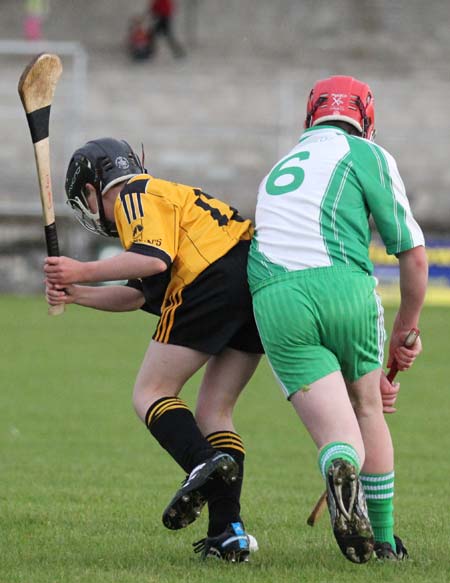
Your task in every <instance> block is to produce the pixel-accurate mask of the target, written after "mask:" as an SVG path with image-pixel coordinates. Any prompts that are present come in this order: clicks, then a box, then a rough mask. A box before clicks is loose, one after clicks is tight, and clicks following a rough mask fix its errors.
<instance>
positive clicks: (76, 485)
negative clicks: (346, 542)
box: [0, 297, 450, 583]
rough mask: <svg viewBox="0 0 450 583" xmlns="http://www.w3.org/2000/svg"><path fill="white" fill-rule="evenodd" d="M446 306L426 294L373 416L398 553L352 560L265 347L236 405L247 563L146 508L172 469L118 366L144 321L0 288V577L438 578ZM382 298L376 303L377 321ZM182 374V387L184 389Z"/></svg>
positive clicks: (160, 504) (138, 344)
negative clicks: (401, 550)
mask: <svg viewBox="0 0 450 583" xmlns="http://www.w3.org/2000/svg"><path fill="white" fill-rule="evenodd" d="M449 316H450V310H449V309H438V308H426V309H425V311H424V315H423V321H422V323H421V326H422V335H423V341H424V347H425V348H424V354H423V355H422V357H421V358H420V359H419V360H418V362H417V364H416V365H415V367H414V369H413V371H412V372H409V373H405V374H403V375H400V377H399V378H400V380H402V381H403V382H402V392H401V395H400V398H399V411H398V413H397V414H396V415H393V416H390V417H389V422H390V425H391V428H392V432H393V436H394V440H395V444H396V458H397V466H396V472H397V484H396V486H397V490H396V492H397V497H396V519H397V529H396V530H397V532H398V533H399V534H400V535H401V536H402V538H403V539H404V541H405V543H406V545H407V547H408V550H409V551H410V555H411V557H412V558H411V560H410V561H408V562H404V563H401V564H378V563H376V562H371V563H370V564H368V565H364V566H356V565H352V564H351V563H349V562H347V561H346V560H345V559H344V558H343V557H342V556H341V555H340V553H339V551H338V549H337V546H336V544H335V542H334V539H333V537H332V534H331V530H330V528H329V523H328V518H327V517H326V516H324V517H323V519H322V520H321V522H320V523H319V524H318V525H317V526H316V527H315V528H314V529H311V528H310V527H308V526H306V517H307V515H308V513H309V511H310V510H311V508H312V506H313V505H314V503H315V501H316V499H317V497H318V495H319V494H320V493H321V490H322V484H321V480H320V477H319V473H318V470H317V467H316V454H315V450H314V447H313V445H312V442H311V440H310V438H309V437H308V436H307V434H306V432H305V430H304V429H303V427H302V426H301V424H300V422H299V421H298V420H297V418H296V417H295V414H294V412H293V410H291V407H290V406H289V405H288V404H287V403H285V401H284V399H283V397H282V395H281V391H280V390H279V389H278V386H277V385H276V383H275V381H274V380H273V378H272V375H271V372H270V370H269V368H268V366H267V364H266V363H265V362H263V363H262V364H261V365H260V367H259V368H258V370H257V373H256V375H255V376H254V378H253V379H252V381H251V383H250V385H249V386H248V388H247V389H246V392H245V393H244V395H243V396H242V398H241V401H240V403H239V405H238V408H237V411H236V415H235V421H236V425H237V428H238V430H239V432H240V433H241V435H242V437H243V439H244V442H245V444H246V449H247V465H246V482H245V485H244V493H243V516H244V519H245V520H246V525H247V528H248V530H249V532H251V533H252V534H254V535H255V536H256V537H257V539H258V541H259V545H260V551H259V553H256V554H255V555H253V556H252V561H251V563H249V564H248V565H228V564H222V563H216V562H214V561H209V562H205V563H202V562H201V561H200V560H199V559H198V557H197V556H196V555H194V554H193V553H192V551H191V543H192V542H193V541H195V540H198V539H199V538H202V537H203V536H204V534H205V527H206V517H205V516H202V517H201V518H200V519H199V520H198V521H197V522H196V523H195V524H193V525H192V526H190V527H189V528H188V529H186V530H183V531H180V532H171V531H168V530H166V529H165V528H164V527H163V526H162V523H161V512H162V509H163V508H164V506H165V505H166V503H167V502H168V500H169V499H170V497H171V495H172V494H173V492H174V491H175V489H176V488H177V487H178V485H179V482H180V481H181V479H182V478H183V477H184V476H183V474H182V472H181V471H180V470H179V469H178V468H177V466H176V465H175V463H174V462H173V461H172V460H171V459H170V458H169V456H168V455H167V454H165V453H164V452H163V451H162V450H160V449H159V446H157V445H156V443H154V441H153V439H152V438H151V436H150V435H149V434H148V432H147V431H146V430H145V429H144V428H143V426H141V424H140V423H139V421H138V420H137V418H136V417H135V415H134V413H133V410H132V406H131V390H132V386H133V382H134V377H135V374H136V372H137V369H138V367H139V364H140V361H141V359H142V357H143V354H144V351H145V349H146V346H147V343H148V341H149V339H150V337H151V334H152V331H153V326H154V320H152V319H151V318H149V317H148V316H146V315H144V314H140V313H133V314H115V315H111V314H102V313H100V312H95V311H90V310H83V309H81V308H77V307H70V308H69V309H68V310H67V312H66V314H65V315H64V316H60V317H58V318H50V317H48V316H47V315H46V307H45V304H44V301H43V300H42V299H40V298H39V299H36V298H14V297H0V321H1V346H0V359H1V366H0V376H1V397H0V480H1V481H0V583H19V582H20V583H75V582H77V583H100V582H101V583H109V582H111V583H112V582H114V583H138V582H139V583H144V582H145V583H153V582H158V583H165V582H170V583H172V582H173V583H175V582H185V581H186V582H191V581H192V582H197V581H198V582H200V581H202V582H203V581H206V582H212V583H222V582H223V583H226V582H232V581H233V582H235V581H239V582H244V583H246V582H258V583H263V582H289V581H295V582H297V581H308V582H312V583H317V582H336V583H338V582H341V581H342V582H345V583H349V582H352V581H365V580H369V579H370V580H371V581H375V582H378V581H379V582H381V581H383V582H390V581H395V582H408V583H411V582H412V581H430V582H433V583H436V582H444V581H445V582H448V581H449V579H450V570H449V566H448V565H449V563H448V541H449V540H450V523H449V521H448V499H449V494H450V486H449V477H450V461H449V455H448V451H449V449H450V432H449V429H448V416H449V411H450V391H449V388H448V376H449V370H450V364H449V358H448V352H449V340H448V326H447V322H448V321H449ZM392 317H393V313H392V311H387V322H388V327H389V325H390V322H391V321H392ZM197 383H198V378H197V379H193V380H192V382H191V383H190V384H189V386H187V387H186V389H185V391H184V392H183V397H184V398H185V399H186V400H187V401H188V403H190V404H191V405H192V404H193V403H194V400H195V394H196V385H197Z"/></svg>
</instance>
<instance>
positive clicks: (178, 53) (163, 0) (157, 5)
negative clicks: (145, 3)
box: [149, 0, 185, 58]
mask: <svg viewBox="0 0 450 583" xmlns="http://www.w3.org/2000/svg"><path fill="white" fill-rule="evenodd" d="M149 10H150V14H151V17H152V36H153V39H154V40H156V37H157V36H159V35H162V36H165V37H166V40H167V43H168V45H169V47H170V50H171V51H172V54H173V56H174V57H177V58H180V57H184V55H185V51H184V49H183V48H182V47H181V45H180V43H179V42H178V41H177V40H176V38H175V36H174V34H173V30H172V22H173V16H174V13H175V4H174V2H173V1H172V0H150V3H149Z"/></svg>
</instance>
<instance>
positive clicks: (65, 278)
mask: <svg viewBox="0 0 450 583" xmlns="http://www.w3.org/2000/svg"><path fill="white" fill-rule="evenodd" d="M166 269H167V265H166V264H165V263H164V261H162V260H161V259H158V258H156V257H149V256H148V255H141V254H139V253H133V252H129V251H125V252H123V253H120V254H119V255H116V256H115V257H109V258H108V259H100V260H98V261H86V262H83V261H77V260H76V259H71V258H70V257H48V258H47V259H46V261H45V266H44V272H45V275H46V277H47V280H48V282H49V283H51V284H54V285H57V286H61V287H64V286H66V285H68V284H71V283H96V282H101V281H115V280H121V279H137V278H141V277H147V276H150V275H156V274H158V273H161V272H163V271H165V270H166Z"/></svg>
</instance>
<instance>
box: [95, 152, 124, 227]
mask: <svg viewBox="0 0 450 583" xmlns="http://www.w3.org/2000/svg"><path fill="white" fill-rule="evenodd" d="M95 174H96V180H95V184H94V188H95V195H96V198H97V206H98V216H99V221H100V225H101V227H102V229H103V231H104V232H105V234H106V235H107V236H108V237H118V236H119V234H118V232H117V228H116V225H115V223H114V222H112V221H110V220H108V219H107V218H106V216H105V207H104V206H103V195H102V190H103V188H102V184H103V173H102V168H101V165H100V163H99V162H98V163H97V166H96V173H95Z"/></svg>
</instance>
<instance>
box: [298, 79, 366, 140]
mask: <svg viewBox="0 0 450 583" xmlns="http://www.w3.org/2000/svg"><path fill="white" fill-rule="evenodd" d="M327 121H344V122H347V123H349V124H351V125H352V126H353V127H355V128H356V129H357V130H358V132H360V134H361V136H362V137H363V138H366V139H368V140H373V139H374V137H375V127H374V126H375V109H374V100H373V94H372V91H371V89H370V87H369V85H367V84H366V83H362V82H361V81H358V80H357V79H354V78H353V77H345V76H335V77H329V78H328V79H322V80H321V81H317V83H316V84H315V85H314V87H313V88H312V90H311V93H310V95H309V98H308V103H307V106H306V119H305V125H304V127H305V128H310V127H313V126H315V125H317V124H319V123H325V122H327Z"/></svg>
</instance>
